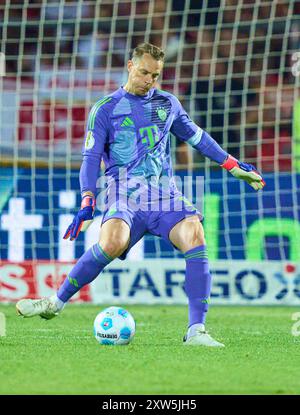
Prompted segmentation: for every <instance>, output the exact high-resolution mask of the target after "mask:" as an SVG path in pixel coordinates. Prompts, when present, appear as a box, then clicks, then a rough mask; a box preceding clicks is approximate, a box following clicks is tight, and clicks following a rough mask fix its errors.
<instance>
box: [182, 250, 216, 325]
mask: <svg viewBox="0 0 300 415" xmlns="http://www.w3.org/2000/svg"><path fill="white" fill-rule="evenodd" d="M184 257H185V260H186V276H185V292H186V295H187V297H188V301H189V327H191V326H192V325H193V324H197V323H198V324H199V323H202V324H205V318H206V313H207V310H208V303H209V297H210V291H211V275H210V272H209V266H208V257H207V251H206V246H205V245H202V246H197V247H196V248H193V249H191V250H190V251H187V252H186V253H185V254H184Z"/></svg>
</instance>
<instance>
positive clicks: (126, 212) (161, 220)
mask: <svg viewBox="0 0 300 415" xmlns="http://www.w3.org/2000/svg"><path fill="white" fill-rule="evenodd" d="M176 198H177V200H178V199H180V209H179V210H174V209H172V208H171V209H170V210H165V209H164V210H156V211H150V210H148V211H145V210H137V211H134V210H132V209H130V207H129V206H123V207H119V208H118V209H117V208H116V205H112V206H110V208H109V209H107V210H106V211H105V212H104V215H103V219H102V224H103V223H105V222H106V221H108V220H109V219H122V220H124V221H125V222H126V223H127V224H128V226H129V228H130V242H129V245H128V248H127V249H126V251H125V252H123V254H122V255H121V256H120V259H125V258H126V255H127V253H128V252H129V251H130V249H131V248H132V247H133V246H134V245H135V244H136V243H137V242H138V241H139V240H140V239H141V238H142V237H143V236H144V235H145V234H146V233H150V234H152V235H154V236H159V237H161V238H163V239H164V240H166V241H168V242H170V243H171V244H172V242H171V241H170V238H169V234H170V231H171V229H172V228H173V227H174V226H175V225H176V223H178V222H180V221H181V220H183V219H185V218H186V217H188V216H192V215H198V216H199V220H200V221H202V220H203V216H202V214H201V213H200V212H199V211H198V210H197V209H196V208H195V207H194V206H193V205H192V204H191V203H190V202H189V201H188V200H187V199H186V198H185V197H183V196H182V194H177V195H176ZM173 207H174V206H173ZM172 245H173V244H172ZM173 246H174V245H173ZM174 248H176V247H175V246H174ZM176 249H177V248H176Z"/></svg>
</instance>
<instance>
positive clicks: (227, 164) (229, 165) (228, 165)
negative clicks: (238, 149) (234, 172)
mask: <svg viewBox="0 0 300 415" xmlns="http://www.w3.org/2000/svg"><path fill="white" fill-rule="evenodd" d="M221 167H223V169H226V170H231V169H233V168H234V167H239V165H238V160H237V159H236V158H234V157H232V156H231V155H230V154H229V156H228V157H227V159H226V160H225V161H224V163H223V164H221Z"/></svg>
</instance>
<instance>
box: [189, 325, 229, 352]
mask: <svg viewBox="0 0 300 415" xmlns="http://www.w3.org/2000/svg"><path fill="white" fill-rule="evenodd" d="M183 344H184V345H185V346H208V347H225V345H224V344H223V343H220V342H218V341H217V340H215V339H213V338H212V337H211V336H210V335H209V334H208V332H207V331H206V330H205V326H204V324H195V325H194V326H192V327H190V328H189V330H188V332H187V334H186V335H185V336H184V338H183Z"/></svg>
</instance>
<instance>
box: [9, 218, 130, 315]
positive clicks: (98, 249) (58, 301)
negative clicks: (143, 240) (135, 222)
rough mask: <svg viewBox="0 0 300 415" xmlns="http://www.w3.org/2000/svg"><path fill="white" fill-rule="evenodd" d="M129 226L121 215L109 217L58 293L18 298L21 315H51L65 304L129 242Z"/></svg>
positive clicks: (119, 253) (123, 249) (18, 308)
mask: <svg viewBox="0 0 300 415" xmlns="http://www.w3.org/2000/svg"><path fill="white" fill-rule="evenodd" d="M129 239H130V228H129V226H128V224H127V223H126V222H125V221H123V220H122V219H109V220H107V221H106V222H105V223H104V224H103V225H102V227H101V234H100V240H99V242H98V243H97V244H95V245H93V246H92V247H91V248H90V249H89V250H88V251H87V252H85V253H84V254H83V255H82V256H81V257H80V258H79V260H78V261H77V263H76V264H75V266H74V267H73V269H72V270H71V272H70V274H69V275H68V277H67V278H66V279H65V280H64V282H63V284H62V285H61V286H60V288H59V290H58V292H57V294H56V295H55V296H53V297H51V298H50V299H48V298H47V299H42V300H26V299H25V300H21V301H19V302H18V303H17V305H16V307H17V311H18V312H19V314H20V315H23V316H24V317H33V316H34V315H41V316H42V317H44V318H52V317H54V316H55V315H56V314H57V313H58V312H59V311H60V310H61V309H62V308H63V306H64V304H65V303H66V302H67V301H68V300H69V299H70V298H71V297H72V296H73V295H74V294H75V293H77V291H79V290H80V289H81V288H82V287H83V286H85V285H86V284H89V283H91V282H92V281H93V280H94V279H95V278H96V277H97V276H98V275H99V274H100V272H101V271H102V270H103V269H104V268H105V267H106V265H108V264H109V263H110V262H111V261H112V260H113V259H115V258H117V257H118V256H120V255H121V254H122V252H124V251H125V249H126V248H127V246H128V244H129Z"/></svg>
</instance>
